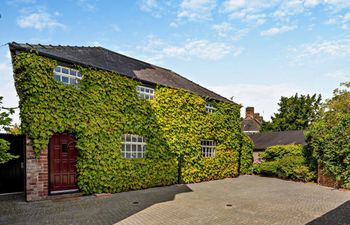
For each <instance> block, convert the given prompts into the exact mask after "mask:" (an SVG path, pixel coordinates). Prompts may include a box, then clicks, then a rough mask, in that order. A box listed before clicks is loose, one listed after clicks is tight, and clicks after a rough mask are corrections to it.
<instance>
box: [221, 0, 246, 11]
mask: <svg viewBox="0 0 350 225" xmlns="http://www.w3.org/2000/svg"><path fill="white" fill-rule="evenodd" d="M245 3H246V1H245V0H227V1H225V2H224V4H223V7H224V11H226V12H231V11H234V10H237V9H239V8H241V7H243V6H244V5H245Z"/></svg>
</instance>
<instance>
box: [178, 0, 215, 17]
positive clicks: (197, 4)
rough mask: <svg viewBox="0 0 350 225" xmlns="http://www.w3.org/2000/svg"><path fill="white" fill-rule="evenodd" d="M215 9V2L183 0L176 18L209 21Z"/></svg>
mask: <svg viewBox="0 0 350 225" xmlns="http://www.w3.org/2000/svg"><path fill="white" fill-rule="evenodd" d="M215 7H216V1H215V0H183V1H182V2H181V4H180V11H179V12H178V14H177V17H178V18H179V19H189V20H208V19H211V15H212V11H213V10H214V8H215Z"/></svg>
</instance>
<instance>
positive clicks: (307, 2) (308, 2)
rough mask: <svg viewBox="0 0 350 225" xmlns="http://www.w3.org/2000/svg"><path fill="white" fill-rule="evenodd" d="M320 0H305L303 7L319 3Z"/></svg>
mask: <svg viewBox="0 0 350 225" xmlns="http://www.w3.org/2000/svg"><path fill="white" fill-rule="evenodd" d="M321 2H322V1H321V0H305V1H304V6H305V7H315V6H317V5H319V4H320V3H321Z"/></svg>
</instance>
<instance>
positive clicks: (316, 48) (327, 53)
mask: <svg viewBox="0 0 350 225" xmlns="http://www.w3.org/2000/svg"><path fill="white" fill-rule="evenodd" d="M289 51H290V53H291V56H290V58H291V64H306V63H308V62H320V61H328V60H330V59H331V57H332V58H347V57H350V37H348V38H344V39H339V40H322V41H316V42H311V43H307V44H303V45H300V46H297V47H295V48H291V49H290V50H289Z"/></svg>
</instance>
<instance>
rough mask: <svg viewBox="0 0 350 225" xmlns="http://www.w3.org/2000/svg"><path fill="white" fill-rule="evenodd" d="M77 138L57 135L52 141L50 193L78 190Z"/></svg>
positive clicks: (69, 135)
mask: <svg viewBox="0 0 350 225" xmlns="http://www.w3.org/2000/svg"><path fill="white" fill-rule="evenodd" d="M75 143H76V140H75V137H74V135H71V134H68V133H62V134H55V135H53V136H52V138H51V140H50V156H49V157H50V162H49V163H50V192H51V193H55V192H61V191H72V190H77V189H78V186H77V169H76V162H77V155H78V152H77V150H76V148H75Z"/></svg>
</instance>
